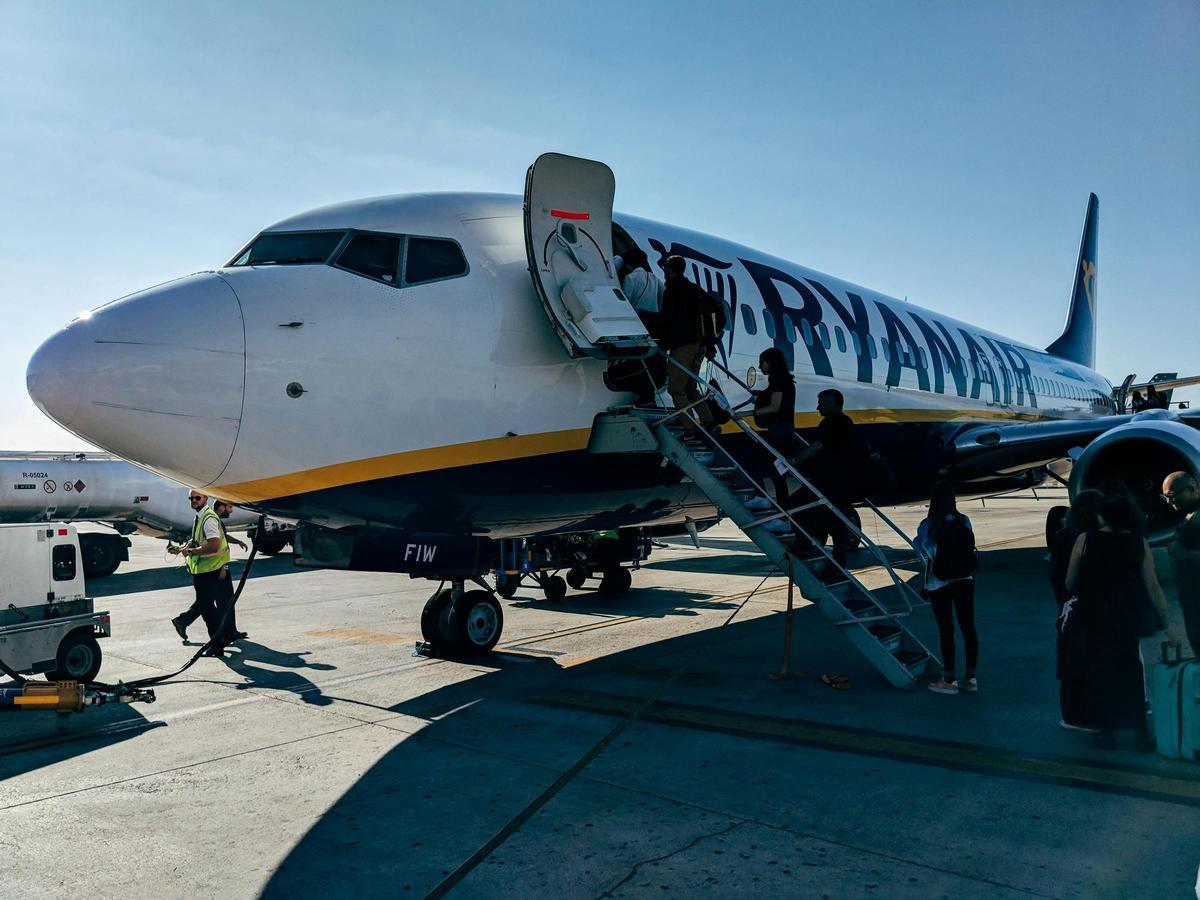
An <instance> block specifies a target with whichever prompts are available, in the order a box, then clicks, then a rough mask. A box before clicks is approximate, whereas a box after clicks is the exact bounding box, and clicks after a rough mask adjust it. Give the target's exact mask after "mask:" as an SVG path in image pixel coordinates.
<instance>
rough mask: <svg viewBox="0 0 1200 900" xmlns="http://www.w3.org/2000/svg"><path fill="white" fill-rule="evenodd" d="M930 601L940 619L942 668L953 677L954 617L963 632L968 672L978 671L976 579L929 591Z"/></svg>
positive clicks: (969, 673) (972, 673)
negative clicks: (976, 667)
mask: <svg viewBox="0 0 1200 900" xmlns="http://www.w3.org/2000/svg"><path fill="white" fill-rule="evenodd" d="M929 603H930V605H931V606H932V607H933V618H934V621H935V622H937V627H938V638H939V640H940V642H941V650H942V671H943V672H944V673H945V676H946V678H953V677H954V673H955V672H956V671H957V670H956V669H955V667H954V656H955V649H954V620H955V619H958V627H959V630H961V631H962V636H963V645H964V647H963V651H964V655H965V656H966V660H965V661H966V664H967V674H968V675H974V674H975V664H976V663H977V662H978V661H979V635H977V634H976V633H975V580H974V579H973V578H970V579H963V580H962V581H952V582H950V583H949V584H948V585H946V586H945V587H940V588H938V589H937V590H935V591H930V592H929Z"/></svg>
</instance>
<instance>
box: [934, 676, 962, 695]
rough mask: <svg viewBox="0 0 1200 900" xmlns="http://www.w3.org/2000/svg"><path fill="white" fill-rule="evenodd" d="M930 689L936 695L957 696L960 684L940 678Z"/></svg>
mask: <svg viewBox="0 0 1200 900" xmlns="http://www.w3.org/2000/svg"><path fill="white" fill-rule="evenodd" d="M929 689H930V690H931V691H933V692H934V693H935V694H957V693H958V682H957V681H947V680H946V679H945V678H939V679H938V680H937V681H935V682H933V683H931V684H930V685H929Z"/></svg>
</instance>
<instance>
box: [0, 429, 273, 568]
mask: <svg viewBox="0 0 1200 900" xmlns="http://www.w3.org/2000/svg"><path fill="white" fill-rule="evenodd" d="M187 493H188V492H187V490H186V489H185V488H184V486H183V485H180V484H177V483H175V482H174V481H170V480H168V479H166V478H163V477H162V476H161V475H155V474H153V473H152V472H147V471H146V470H145V469H139V468H138V467H137V466H135V465H133V464H132V463H129V462H126V461H125V460H123V459H121V458H120V457H117V456H113V455H112V454H110V453H92V452H87V453H70V452H66V453H55V452H20V451H14V452H4V451H0V523H4V524H12V523H27V522H97V523H101V524H103V525H106V526H109V527H110V528H111V529H112V531H104V530H101V531H94V532H80V533H79V548H80V556H81V557H82V563H83V574H84V575H85V576H86V577H88V578H103V577H104V576H106V575H111V574H112V573H113V572H115V571H116V570H117V567H118V566H119V565H120V564H121V563H122V562H123V561H125V560H127V559H129V546H130V542H129V539H128V538H126V537H125V535H128V534H132V533H134V532H135V531H137V532H140V533H142V534H149V535H152V536H154V537H161V538H167V539H183V538H186V537H187V536H188V534H189V533H190V531H191V528H192V520H193V518H194V517H195V513H194V512H193V511H192V510H191V508H190V507H189V506H188V502H187ZM257 522H258V514H257V513H252V512H249V511H248V510H243V509H237V508H235V509H234V511H233V513H232V515H230V517H229V518H228V519H227V520H226V521H225V524H226V525H227V526H228V528H229V529H230V530H231V531H236V530H240V529H247V530H249V531H250V532H251V537H252V538H254V540H255V541H257V543H258V549H259V552H260V553H267V554H275V553H280V552H282V551H283V549H284V548H285V547H286V546H287V545H288V543H289V542H290V541H291V538H292V526H291V525H290V524H288V523H283V522H277V521H275V520H270V519H269V520H267V522H266V525H265V527H264V529H263V533H262V534H258V533H257V530H258V529H257V527H256V526H257Z"/></svg>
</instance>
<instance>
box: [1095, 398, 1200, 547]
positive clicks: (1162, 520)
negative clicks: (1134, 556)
mask: <svg viewBox="0 0 1200 900" xmlns="http://www.w3.org/2000/svg"><path fill="white" fill-rule="evenodd" d="M1178 471H1184V472H1191V473H1192V474H1193V475H1195V476H1196V477H1198V478H1200V431H1198V430H1197V429H1195V428H1191V427H1189V426H1187V425H1185V424H1183V423H1182V422H1180V421H1178V420H1177V418H1176V416H1175V415H1174V414H1173V413H1171V412H1168V411H1166V410H1158V409H1156V410H1147V411H1146V412H1144V413H1139V414H1138V415H1136V416H1134V417H1133V419H1131V420H1130V421H1129V422H1127V423H1126V424H1124V425H1118V426H1117V427H1116V428H1113V429H1111V430H1109V431H1106V432H1105V433H1104V434H1102V435H1100V437H1098V438H1096V439H1095V440H1094V441H1092V442H1091V443H1090V444H1088V446H1087V448H1086V449H1085V450H1084V451H1083V452H1082V453H1081V454H1080V455H1079V456H1078V457H1077V458H1076V459H1075V465H1074V466H1073V468H1072V471H1071V497H1072V499H1073V498H1074V497H1075V495H1076V494H1078V493H1079V492H1080V491H1082V490H1085V489H1087V488H1101V487H1102V486H1103V485H1105V484H1106V483H1111V480H1112V479H1117V480H1119V481H1123V482H1124V483H1125V484H1126V485H1127V486H1128V487H1129V490H1130V491H1131V492H1132V493H1133V496H1134V498H1135V499H1136V500H1137V501H1138V504H1139V505H1140V506H1141V508H1142V511H1143V512H1144V513H1145V514H1146V517H1147V525H1148V526H1149V530H1150V535H1149V536H1150V542H1151V543H1152V544H1158V543H1162V542H1164V541H1166V540H1168V539H1169V538H1170V537H1171V534H1172V531H1173V529H1174V527H1175V525H1176V524H1177V523H1178V521H1179V514H1178V513H1177V512H1176V511H1175V510H1174V509H1173V508H1172V507H1171V506H1170V505H1169V504H1168V503H1167V502H1166V501H1165V500H1164V499H1163V498H1162V496H1161V494H1160V491H1161V490H1162V483H1163V479H1164V478H1165V477H1166V476H1167V475H1169V474H1171V473H1172V472H1178Z"/></svg>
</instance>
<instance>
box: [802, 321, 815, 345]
mask: <svg viewBox="0 0 1200 900" xmlns="http://www.w3.org/2000/svg"><path fill="white" fill-rule="evenodd" d="M800 333H801V334H802V335H804V346H805V347H811V346H812V345H813V332H812V326H811V325H809V324H808V319H801V320H800Z"/></svg>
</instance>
